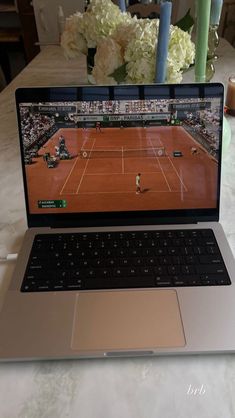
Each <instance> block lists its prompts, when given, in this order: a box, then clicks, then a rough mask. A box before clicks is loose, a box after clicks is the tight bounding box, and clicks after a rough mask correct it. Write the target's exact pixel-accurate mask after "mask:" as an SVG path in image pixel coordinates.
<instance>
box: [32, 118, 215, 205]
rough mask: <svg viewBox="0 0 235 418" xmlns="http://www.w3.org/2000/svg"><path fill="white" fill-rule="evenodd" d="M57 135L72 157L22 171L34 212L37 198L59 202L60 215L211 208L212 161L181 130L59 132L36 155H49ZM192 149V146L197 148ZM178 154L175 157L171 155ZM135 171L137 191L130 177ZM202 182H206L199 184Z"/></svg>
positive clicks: (117, 129) (39, 164)
mask: <svg viewBox="0 0 235 418" xmlns="http://www.w3.org/2000/svg"><path fill="white" fill-rule="evenodd" d="M60 135H63V136H64V138H65V140H66V146H67V148H68V150H69V153H70V154H71V156H72V158H71V159H70V160H66V161H59V163H58V165H57V166H56V167H55V168H53V169H48V168H47V167H46V166H45V164H44V163H43V161H42V158H38V159H37V160H35V164H33V165H29V166H28V167H27V176H28V179H29V183H30V188H31V201H30V205H32V207H33V210H34V212H38V209H37V203H36V202H37V200H38V196H40V198H41V199H65V200H67V202H68V206H67V208H66V211H71V212H72V211H106V210H111V211H114V210H139V209H146V210H151V209H156V208H157V209H163V208H169V209H174V208H177V207H181V208H187V207H211V206H214V205H215V199H216V196H215V190H214V182H215V181H216V175H217V167H216V163H215V161H214V160H213V159H212V158H211V157H210V155H208V154H207V152H206V151H205V150H204V149H203V148H202V147H200V149H199V152H198V154H197V155H192V154H191V148H192V147H195V141H194V139H193V138H192V137H191V136H190V135H189V134H188V133H187V132H186V131H185V130H184V128H183V127H169V126H159V127H156V126H155V127H148V128H142V127H139V128H136V127H135V128H131V127H129V128H104V129H102V130H101V132H99V131H98V132H97V131H96V129H95V128H89V129H80V128H79V129H75V128H72V129H70V128H68V129H65V128H64V129H60V130H59V131H58V132H57V133H56V134H55V135H53V137H52V138H50V140H49V141H48V142H47V143H46V145H45V147H44V149H42V150H40V153H41V155H43V153H45V152H50V153H51V154H53V152H54V148H55V146H56V145H57V144H58V138H59V136H60ZM197 146H198V144H197ZM174 151H180V153H181V155H182V156H181V157H174ZM137 173H141V193H140V194H139V195H136V184H135V177H136V175H137ZM205 178H206V179H207V182H206V183H205Z"/></svg>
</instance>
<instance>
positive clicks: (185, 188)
mask: <svg viewBox="0 0 235 418" xmlns="http://www.w3.org/2000/svg"><path fill="white" fill-rule="evenodd" d="M167 158H168V160H169V161H170V162H171V165H172V167H173V170H174V171H175V172H176V175H177V176H178V178H179V180H180V183H181V184H182V186H183V187H184V190H185V191H186V192H187V191H188V189H187V187H186V186H185V184H184V183H183V181H182V179H181V177H180V175H179V173H178V171H177V170H176V168H175V166H174V164H173V162H172V161H171V159H170V157H167Z"/></svg>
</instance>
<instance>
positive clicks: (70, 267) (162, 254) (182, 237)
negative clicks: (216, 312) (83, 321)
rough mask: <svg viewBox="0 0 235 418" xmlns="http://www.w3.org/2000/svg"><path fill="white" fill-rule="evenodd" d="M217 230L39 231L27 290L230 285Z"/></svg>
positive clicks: (23, 288) (25, 282)
mask: <svg viewBox="0 0 235 418" xmlns="http://www.w3.org/2000/svg"><path fill="white" fill-rule="evenodd" d="M229 284H231V281H230V279H229V276H228V273H227V270H226V267H225V264H224V262H223V259H222V256H221V254H220V251H219V247H218V245H217V242H216V239H215V236H214V234H213V231H212V230H209V229H206V230H203V229H193V230H190V229H188V230H183V229H182V230H180V229H179V230H173V231H171V230H170V229H169V230H159V231H149V230H146V231H127V232H126V231H121V232H95V233H89V232H87V233H73V234H69V233H64V234H57V233H52V234H46V235H43V234H38V235H37V236H36V237H35V240H34V243H33V246H32V250H31V254H30V258H29V262H28V265H27V268H26V272H25V276H24V280H23V283H22V286H21V291H22V292H45V291H68V290H75V291H76V290H78V291H80V290H83V289H102V288H104V289H108V288H110V289H112V288H115V289H118V288H120V289H121V288H138V287H143V288H145V287H171V286H176V287H180V286H182V287H183V286H223V285H229Z"/></svg>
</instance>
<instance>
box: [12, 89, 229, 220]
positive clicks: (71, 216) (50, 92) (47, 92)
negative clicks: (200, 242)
mask: <svg viewBox="0 0 235 418" xmlns="http://www.w3.org/2000/svg"><path fill="white" fill-rule="evenodd" d="M164 86H166V85H164ZM179 86H183V87H185V88H189V89H190V87H192V86H193V87H199V88H202V89H204V88H205V84H203V83H194V84H180V85H179V84H171V85H169V86H166V87H168V88H169V91H170V94H171V97H174V91H175V88H179ZM206 86H211V87H214V88H217V89H218V97H221V106H223V103H224V101H223V97H224V86H223V84H221V83H210V84H206ZM84 87H85V86H84V85H83V86H71V87H68V86H60V87H34V88H29V87H25V88H18V89H17V90H16V93H15V97H16V109H17V119H18V129H19V136H20V137H21V127H20V113H19V104H20V103H27V102H28V103H40V102H53V101H54V102H56V101H63V100H65V101H76V100H81V91H82V89H83V88H84ZM86 87H88V86H86ZM102 87H104V86H95V87H93V86H89V89H94V88H95V89H97V88H102ZM105 87H107V86H105ZM129 87H130V86H128V85H122V86H121V88H123V89H128V88H129ZM132 87H133V86H132ZM135 87H136V88H137V89H139V94H140V97H141V94H142V91H143V88H144V87H146V86H143V85H139V86H135ZM147 87H151V88H153V89H154V88H155V89H156V91H157V90H158V88H162V85H156V84H153V85H148V86H147ZM115 88H116V87H115V86H108V90H109V95H110V97H109V98H107V100H108V99H110V98H113V97H114V93H115ZM118 88H119V89H120V86H118ZM65 92H66V98H65ZM53 97H56V100H54V99H52V98H53ZM145 97H146V96H145ZM156 97H157V94H156ZM221 112H222V108H221ZM222 130H223V118H221V122H220V141H219V143H220V146H219V155H218V180H217V199H216V207H215V208H203V209H198V208H192V209H178V210H172V209H171V210H151V211H149V210H147V211H125V212H124V211H122V212H89V213H82V212H78V213H66V214H65V213H63V214H62V213H61V214H60V213H56V214H55V213H53V214H52V213H43V214H32V213H30V210H29V199H28V189H27V180H26V171H25V165H24V150H23V141H22V140H21V139H20V150H21V163H22V172H23V182H24V192H25V204H26V212H27V222H28V226H29V227H39V226H40V227H42V226H43V227H81V226H86V227H89V226H111V225H113V226H119V225H124V226H128V225H163V224H172V223H178V224H180V223H197V222H205V221H207V222H208V221H218V220H219V206H220V182H221V155H222Z"/></svg>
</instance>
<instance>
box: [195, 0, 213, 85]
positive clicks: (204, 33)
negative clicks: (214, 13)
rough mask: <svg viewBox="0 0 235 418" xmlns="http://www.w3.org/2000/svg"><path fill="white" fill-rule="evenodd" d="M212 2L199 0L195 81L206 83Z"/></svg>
mask: <svg viewBox="0 0 235 418" xmlns="http://www.w3.org/2000/svg"><path fill="white" fill-rule="evenodd" d="M210 10H211V0H206V1H205V0H197V24H196V54H195V81H196V82H199V83H201V82H202V83H203V82H205V81H206V60H207V49H208V33H209V23H210Z"/></svg>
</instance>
